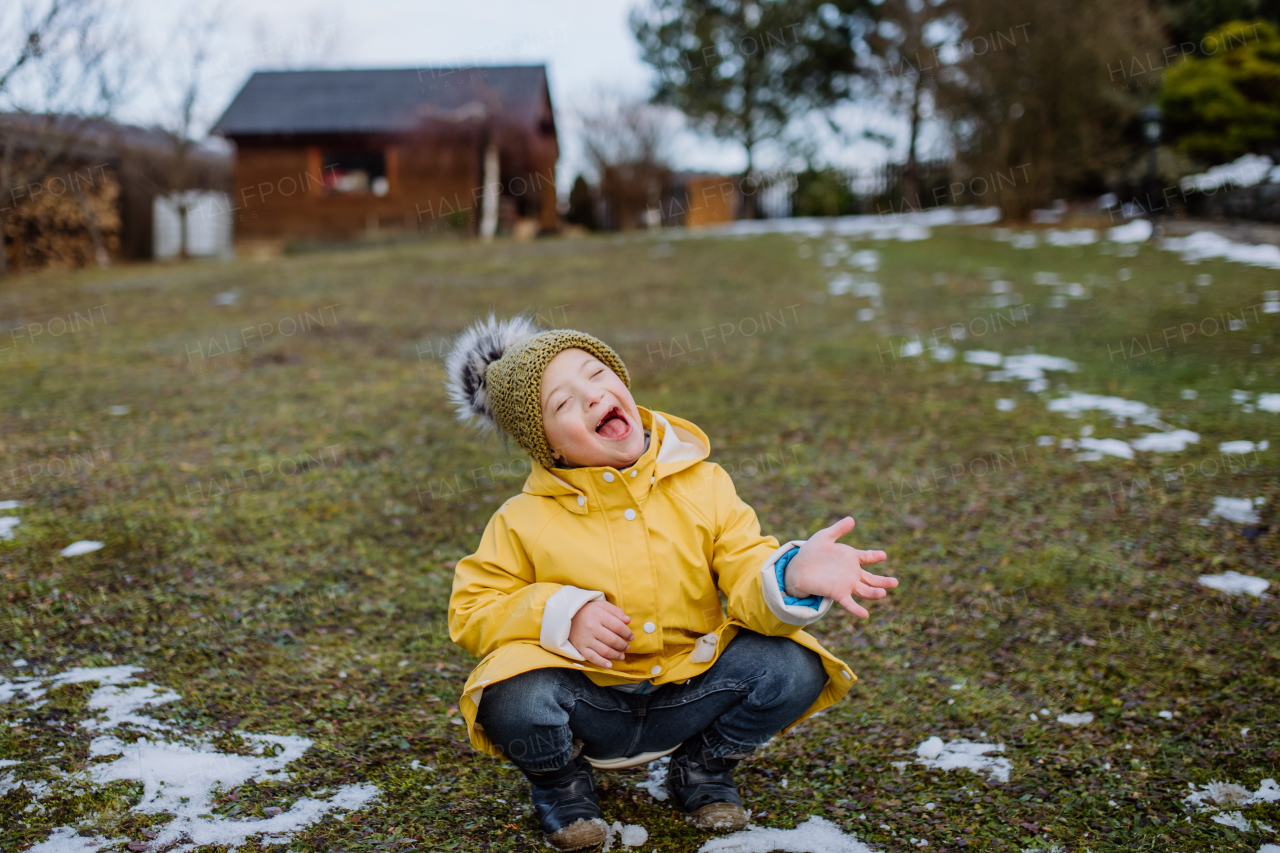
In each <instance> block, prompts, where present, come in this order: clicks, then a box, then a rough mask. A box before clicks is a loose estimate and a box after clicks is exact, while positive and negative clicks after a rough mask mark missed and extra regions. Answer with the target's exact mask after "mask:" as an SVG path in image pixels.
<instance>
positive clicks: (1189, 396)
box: [1182, 388, 1200, 400]
mask: <svg viewBox="0 0 1280 853" xmlns="http://www.w3.org/2000/svg"><path fill="white" fill-rule="evenodd" d="M1199 396H1200V395H1199V394H1197V393H1196V391H1195V389H1194V388H1183V389H1182V399H1184V400H1194V399H1195V398H1196V397H1199Z"/></svg>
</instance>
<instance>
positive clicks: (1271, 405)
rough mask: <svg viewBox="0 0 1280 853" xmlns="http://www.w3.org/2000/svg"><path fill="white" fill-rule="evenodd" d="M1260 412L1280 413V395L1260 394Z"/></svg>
mask: <svg viewBox="0 0 1280 853" xmlns="http://www.w3.org/2000/svg"><path fill="white" fill-rule="evenodd" d="M1258 411H1261V412H1280V394H1259V395H1258Z"/></svg>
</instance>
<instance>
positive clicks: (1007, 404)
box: [996, 398, 1018, 412]
mask: <svg viewBox="0 0 1280 853" xmlns="http://www.w3.org/2000/svg"><path fill="white" fill-rule="evenodd" d="M1017 405H1018V401H1017V400H1010V399H1007V398H1002V399H999V400H996V408H997V409H999V410H1000V411H1002V412H1012V411H1013V410H1014V409H1015V408H1016V407H1017Z"/></svg>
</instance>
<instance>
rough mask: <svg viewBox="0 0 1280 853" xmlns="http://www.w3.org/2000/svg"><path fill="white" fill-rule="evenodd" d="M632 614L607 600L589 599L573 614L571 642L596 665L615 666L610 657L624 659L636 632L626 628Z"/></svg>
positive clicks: (570, 629)
mask: <svg viewBox="0 0 1280 853" xmlns="http://www.w3.org/2000/svg"><path fill="white" fill-rule="evenodd" d="M630 621H631V617H630V616H628V615H627V614H625V613H623V612H622V608H620V607H618V606H617V605H616V604H610V603H609V602H607V601H589V602H587V603H586V604H584V605H583V606H582V609H580V610H579V611H578V612H577V613H576V614H575V615H574V617H573V621H572V622H571V623H570V626H569V642H570V643H572V644H573V647H574V648H575V649H577V650H578V653H579V654H581V655H582V656H583V657H584V658H586V659H587V660H588V661H589V662H591V663H593V664H595V665H596V666H603V667H605V668H606V669H607V668H610V667H612V666H613V664H611V663H609V660H608V659H609V658H612V659H613V660H624V659H625V658H624V655H623V653H624V652H625V651H626V650H627V649H629V648H631V641H632V640H633V639H635V634H632V633H631V629H630V628H628V627H627V623H628V622H630Z"/></svg>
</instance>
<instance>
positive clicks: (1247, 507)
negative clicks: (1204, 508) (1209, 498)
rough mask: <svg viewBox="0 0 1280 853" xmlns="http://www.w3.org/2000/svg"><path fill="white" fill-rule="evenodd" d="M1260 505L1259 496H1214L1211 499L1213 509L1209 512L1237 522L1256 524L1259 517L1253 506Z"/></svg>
mask: <svg viewBox="0 0 1280 853" xmlns="http://www.w3.org/2000/svg"><path fill="white" fill-rule="evenodd" d="M1261 505H1262V499H1261V498H1254V499H1253V500H1249V499H1248V498H1224V497H1216V498H1214V499H1213V510H1212V511H1211V513H1210V514H1211V515H1216V516H1218V517H1219V518H1225V519H1226V520H1227V521H1234V522H1236V523H1237V524H1257V523H1258V521H1259V518H1258V511H1257V509H1255V507H1258V506H1261Z"/></svg>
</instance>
